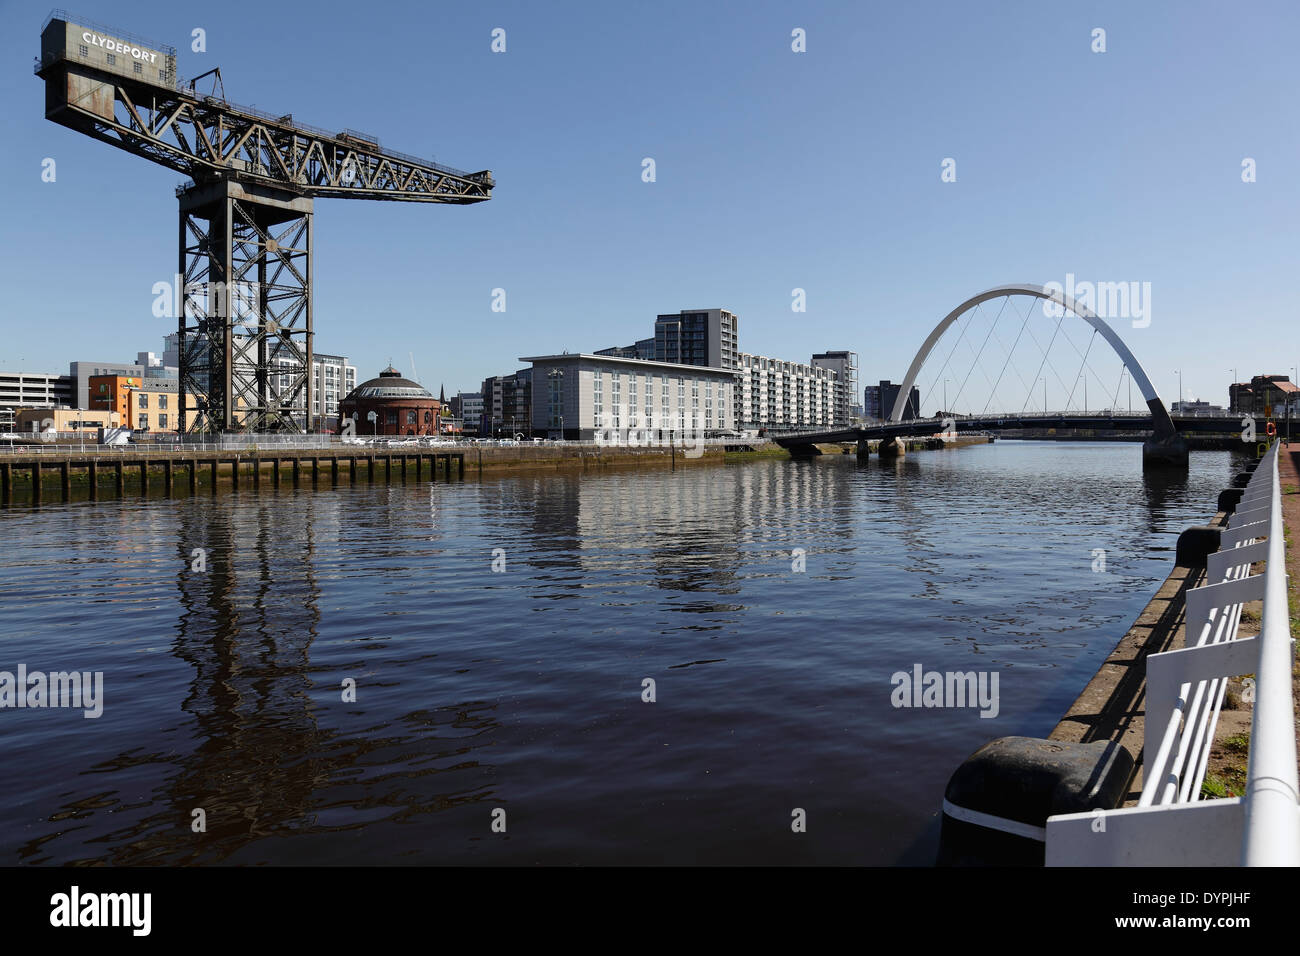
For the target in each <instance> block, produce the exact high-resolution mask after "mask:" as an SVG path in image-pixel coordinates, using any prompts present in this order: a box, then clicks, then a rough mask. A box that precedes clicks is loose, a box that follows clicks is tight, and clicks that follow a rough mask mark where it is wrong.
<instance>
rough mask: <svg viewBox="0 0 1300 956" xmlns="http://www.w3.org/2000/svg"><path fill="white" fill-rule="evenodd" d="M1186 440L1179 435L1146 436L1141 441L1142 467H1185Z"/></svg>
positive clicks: (1186, 462)
mask: <svg viewBox="0 0 1300 956" xmlns="http://www.w3.org/2000/svg"><path fill="white" fill-rule="evenodd" d="M1187 465H1188V461H1187V442H1186V441H1185V440H1184V439H1183V438H1182V437H1181V436H1179V435H1170V436H1168V437H1165V438H1148V439H1147V440H1146V441H1145V442H1143V443H1142V467H1144V468H1147V467H1152V468H1186V467H1187Z"/></svg>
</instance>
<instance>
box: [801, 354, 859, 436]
mask: <svg viewBox="0 0 1300 956" xmlns="http://www.w3.org/2000/svg"><path fill="white" fill-rule="evenodd" d="M812 364H813V365H814V366H815V367H817V368H828V369H830V370H831V371H833V372H834V373H835V377H836V380H837V381H838V382H839V388H838V390H837V394H836V399H835V424H837V425H847V424H848V423H849V422H851V421H852V420H853V419H854V417H855V416H854V411H855V407H856V406H855V402H856V400H857V396H858V353H857V352H848V351H843V350H840V351H833V352H818V353H817V354H815V355H814V356H813V357H812Z"/></svg>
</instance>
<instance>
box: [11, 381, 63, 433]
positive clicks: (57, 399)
mask: <svg viewBox="0 0 1300 956" xmlns="http://www.w3.org/2000/svg"><path fill="white" fill-rule="evenodd" d="M75 393H76V381H75V380H74V379H73V378H72V376H70V375H54V374H48V373H45V372H0V431H3V432H7V431H11V430H12V429H13V428H14V423H15V421H16V418H15V416H16V415H17V412H18V409H20V408H59V407H63V408H70V407H72V402H73V396H74V395H75Z"/></svg>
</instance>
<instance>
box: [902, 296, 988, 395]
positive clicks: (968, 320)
mask: <svg viewBox="0 0 1300 956" xmlns="http://www.w3.org/2000/svg"><path fill="white" fill-rule="evenodd" d="M980 305H983V303H980ZM979 310H980V306H979V305H977V306H975V308H974V309H972V310H971V312H970V313H969V315H968V316H967V317H966V322H965V324H964V325H963V326H962V330H961V335H959V336H957V341H956V342H954V343H953V346H952V351H950V352H949V353H948V357H947V358H946V359H944V360H943V365H942V366H941V367H940V368H939V372H938V375H937V376H936V377H935V378H934V379H933V380H932V382H931V385H930V390H931V392H933V391H934V384H933V383H934V382H937V381H938V380H939V378H941V377H942V376H943V373H944V372H945V371H946V370H947V368H948V364H949V363H950V362H951V361H952V357H953V355H955V354H956V352H957V346H959V345H961V343H962V339H964V338H965V337H966V333H967V332H968V331H969V330H970V327H971V323H972V322H973V321H974V320H975V313H976V312H978V311H979ZM918 411H919V409H918ZM944 411H945V412H946V411H947V409H946V408H945V409H944Z"/></svg>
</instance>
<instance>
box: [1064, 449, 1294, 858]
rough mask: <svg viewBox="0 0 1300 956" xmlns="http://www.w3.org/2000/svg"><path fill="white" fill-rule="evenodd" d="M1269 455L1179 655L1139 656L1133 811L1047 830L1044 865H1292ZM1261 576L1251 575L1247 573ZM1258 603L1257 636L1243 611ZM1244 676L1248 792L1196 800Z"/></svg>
mask: <svg viewBox="0 0 1300 956" xmlns="http://www.w3.org/2000/svg"><path fill="white" fill-rule="evenodd" d="M1280 447H1281V446H1280V445H1279V444H1278V443H1274V444H1273V446H1272V447H1271V448H1270V449H1269V450H1268V451H1267V452H1266V453H1265V454H1264V456H1263V457H1262V458H1261V459H1260V462H1259V465H1258V467H1257V468H1256V469H1255V473H1254V474H1253V475H1252V476H1251V479H1250V482H1249V483H1248V484H1247V485H1246V488H1245V489H1244V491H1243V494H1242V497H1241V501H1240V503H1239V504H1238V505H1237V508H1236V510H1235V511H1234V512H1233V514H1232V516H1231V518H1230V519H1229V521H1228V524H1227V527H1226V529H1225V530H1224V531H1223V532H1222V534H1221V536H1220V543H1219V550H1218V551H1217V552H1216V553H1214V554H1211V555H1209V557H1208V558H1207V560H1206V583H1205V584H1203V585H1202V586H1201V587H1196V588H1191V589H1189V590H1188V591H1187V595H1186V607H1185V615H1184V621H1185V628H1184V629H1185V634H1186V639H1185V642H1184V643H1185V646H1184V647H1183V648H1182V649H1180V650H1175V651H1167V652H1165V653H1162V654H1151V655H1149V656H1148V657H1147V659H1146V660H1147V675H1146V677H1147V685H1146V704H1145V710H1146V720H1145V730H1144V739H1143V746H1142V757H1143V759H1142V762H1143V775H1144V783H1143V788H1142V794H1141V796H1140V798H1139V800H1138V805H1137V806H1136V807H1126V808H1122V809H1116V810H1106V809H1098V810H1094V811H1093V812H1091V813H1073V814H1061V815H1058V816H1053V817H1049V818H1048V821H1047V863H1048V865H1065V866H1069V865H1074V866H1078V865H1089V864H1091V865H1116V864H1125V865H1130V864H1131V865H1154V866H1161V865H1219V866H1222V865H1233V864H1237V863H1241V864H1244V865H1247V866H1297V865H1300V784H1298V783H1297V767H1296V734H1295V714H1294V704H1293V700H1292V686H1291V685H1292V661H1293V657H1294V654H1293V650H1292V642H1291V630H1290V612H1289V608H1288V605H1287V577H1286V554H1285V545H1284V543H1283V525H1282V497H1281V487H1280V484H1279V481H1278V465H1277V456H1278V449H1279V448H1280ZM1259 561H1263V562H1265V565H1264V570H1263V572H1262V573H1259V574H1252V573H1251V569H1252V567H1253V566H1254V564H1255V563H1256V562H1259ZM1258 600H1262V601H1263V617H1262V619H1261V626H1260V633H1259V635H1258V636H1257V637H1241V636H1239V635H1238V630H1239V628H1240V624H1241V615H1242V608H1243V606H1244V605H1245V604H1246V603H1248V602H1250V601H1258ZM1252 672H1253V673H1254V675H1255V676H1254V688H1253V691H1254V711H1253V714H1252V720H1251V733H1250V756H1249V763H1248V766H1247V775H1246V792H1245V794H1244V796H1241V797H1231V798H1227V799H1219V800H1205V801H1203V800H1201V786H1202V782H1203V781H1204V778H1205V772H1206V766H1207V763H1208V760H1209V754H1210V748H1211V745H1212V744H1213V741H1214V730H1215V727H1216V725H1217V723H1218V717H1219V711H1220V708H1221V706H1222V703H1223V697H1224V692H1225V690H1226V689H1227V682H1228V678H1229V677H1230V676H1232V675H1234V674H1248V673H1252Z"/></svg>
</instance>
